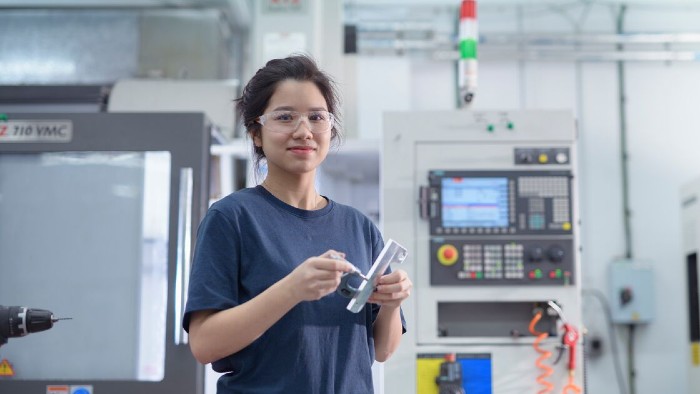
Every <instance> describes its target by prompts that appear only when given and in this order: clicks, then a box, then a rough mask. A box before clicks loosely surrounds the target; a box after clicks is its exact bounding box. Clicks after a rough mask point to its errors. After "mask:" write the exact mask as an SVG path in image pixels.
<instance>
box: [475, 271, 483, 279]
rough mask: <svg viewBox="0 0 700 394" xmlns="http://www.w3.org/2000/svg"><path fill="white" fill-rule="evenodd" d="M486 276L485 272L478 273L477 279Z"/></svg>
mask: <svg viewBox="0 0 700 394" xmlns="http://www.w3.org/2000/svg"><path fill="white" fill-rule="evenodd" d="M483 276H484V273H483V272H477V273H476V279H481V278H482V277H483Z"/></svg>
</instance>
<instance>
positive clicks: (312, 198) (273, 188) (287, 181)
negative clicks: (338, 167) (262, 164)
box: [261, 174, 326, 211]
mask: <svg viewBox="0 0 700 394" xmlns="http://www.w3.org/2000/svg"><path fill="white" fill-rule="evenodd" d="M304 178H305V179H291V178H277V177H275V176H273V175H270V174H268V176H267V177H266V178H265V180H264V181H263V182H262V183H261V185H262V187H264V188H265V189H267V191H268V192H270V194H272V195H273V196H275V197H276V198H277V199H279V200H281V201H284V202H285V203H287V204H288V205H291V206H293V207H296V208H299V209H304V210H307V211H313V210H316V209H321V208H323V207H324V206H326V199H325V198H323V197H321V195H320V194H318V192H317V191H316V186H315V182H314V178H313V177H304Z"/></svg>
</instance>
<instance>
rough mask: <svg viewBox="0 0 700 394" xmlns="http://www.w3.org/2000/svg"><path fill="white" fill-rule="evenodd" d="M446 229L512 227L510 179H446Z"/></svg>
mask: <svg viewBox="0 0 700 394" xmlns="http://www.w3.org/2000/svg"><path fill="white" fill-rule="evenodd" d="M442 226H443V227H451V228H474V227H477V228H482V227H507V226H508V178H506V177H498V178H485V177H478V178H466V177H453V178H442Z"/></svg>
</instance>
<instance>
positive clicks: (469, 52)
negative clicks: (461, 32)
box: [459, 39, 476, 59]
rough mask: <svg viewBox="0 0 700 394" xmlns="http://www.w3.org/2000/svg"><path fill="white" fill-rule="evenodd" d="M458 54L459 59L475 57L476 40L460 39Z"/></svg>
mask: <svg viewBox="0 0 700 394" xmlns="http://www.w3.org/2000/svg"><path fill="white" fill-rule="evenodd" d="M459 56H460V58H461V59H476V40H474V39H466V40H462V41H460V42H459Z"/></svg>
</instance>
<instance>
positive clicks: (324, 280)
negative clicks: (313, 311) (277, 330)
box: [285, 250, 354, 301]
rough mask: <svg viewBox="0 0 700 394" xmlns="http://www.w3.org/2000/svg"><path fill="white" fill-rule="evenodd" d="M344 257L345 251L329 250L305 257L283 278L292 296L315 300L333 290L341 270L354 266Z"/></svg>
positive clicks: (301, 299)
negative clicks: (318, 254) (289, 287)
mask: <svg viewBox="0 0 700 394" xmlns="http://www.w3.org/2000/svg"><path fill="white" fill-rule="evenodd" d="M344 258H345V253H342V252H337V251H335V250H329V251H327V252H325V253H323V254H322V255H320V256H314V257H309V258H308V259H306V260H305V261H304V262H303V263H301V264H300V265H299V266H298V267H297V268H295V269H294V271H292V272H291V273H290V274H289V275H287V277H286V278H285V279H286V280H287V281H288V283H289V285H290V286H291V291H292V294H293V297H295V298H296V299H297V300H299V301H315V300H318V299H321V298H322V297H324V296H326V295H328V294H330V293H332V292H334V291H335V290H336V289H337V288H338V285H340V277H341V276H342V274H343V272H351V271H352V270H353V268H354V266H353V265H352V264H350V263H349V262H347V261H345V260H344Z"/></svg>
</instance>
